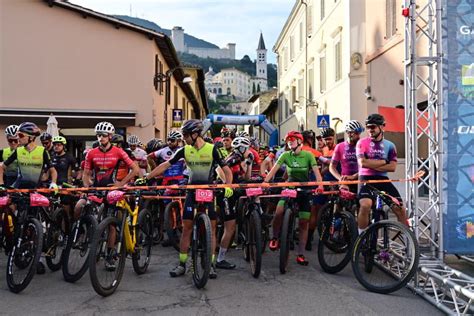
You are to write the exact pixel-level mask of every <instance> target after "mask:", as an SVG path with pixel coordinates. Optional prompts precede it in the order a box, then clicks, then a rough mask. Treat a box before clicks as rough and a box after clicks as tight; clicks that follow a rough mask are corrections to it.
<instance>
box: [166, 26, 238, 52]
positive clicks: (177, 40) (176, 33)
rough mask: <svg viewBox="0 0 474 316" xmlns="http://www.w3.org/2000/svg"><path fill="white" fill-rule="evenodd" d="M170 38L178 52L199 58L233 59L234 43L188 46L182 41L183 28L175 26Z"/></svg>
mask: <svg viewBox="0 0 474 316" xmlns="http://www.w3.org/2000/svg"><path fill="white" fill-rule="evenodd" d="M171 39H172V41H173V45H174V46H175V48H176V51H178V52H184V53H188V54H193V55H196V56H198V57H201V58H214V59H232V60H234V59H235V43H228V44H227V45H226V47H224V48H204V47H189V46H187V45H186V44H185V43H184V29H183V28H182V27H181V26H175V27H173V29H172V30H171Z"/></svg>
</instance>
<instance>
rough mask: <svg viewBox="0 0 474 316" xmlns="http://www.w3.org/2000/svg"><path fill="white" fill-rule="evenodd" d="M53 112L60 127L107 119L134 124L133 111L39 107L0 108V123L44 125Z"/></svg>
mask: <svg viewBox="0 0 474 316" xmlns="http://www.w3.org/2000/svg"><path fill="white" fill-rule="evenodd" d="M51 114H53V115H54V116H55V117H56V119H57V120H58V122H59V125H60V126H61V128H88V127H94V126H95V125H96V124H97V123H98V122H100V121H108V122H111V123H112V124H114V125H116V126H117V127H127V126H133V125H135V117H136V113H135V112H125V111H93V110H55V109H48V110H39V109H0V124H20V123H22V122H28V121H29V122H34V123H36V124H38V125H44V123H45V122H46V120H47V119H48V118H49V116H50V115H51Z"/></svg>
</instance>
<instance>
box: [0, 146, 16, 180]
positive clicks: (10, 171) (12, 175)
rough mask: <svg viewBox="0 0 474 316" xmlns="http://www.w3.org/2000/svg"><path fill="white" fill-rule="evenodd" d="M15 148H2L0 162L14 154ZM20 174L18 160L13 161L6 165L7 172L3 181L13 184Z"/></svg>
mask: <svg viewBox="0 0 474 316" xmlns="http://www.w3.org/2000/svg"><path fill="white" fill-rule="evenodd" d="M13 152H14V150H12V149H11V148H10V147H7V148H3V149H0V162H2V161H6V160H7V159H8V157H10V156H11V155H12V154H13ZM17 175H18V163H17V161H15V162H13V163H12V164H10V165H9V166H7V167H6V170H5V173H4V174H3V178H4V179H3V181H4V183H5V184H6V185H7V186H10V185H12V184H13V183H14V182H15V180H16V177H17Z"/></svg>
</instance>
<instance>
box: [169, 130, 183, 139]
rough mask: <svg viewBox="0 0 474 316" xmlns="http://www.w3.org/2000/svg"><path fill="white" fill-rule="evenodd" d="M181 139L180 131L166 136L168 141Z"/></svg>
mask: <svg viewBox="0 0 474 316" xmlns="http://www.w3.org/2000/svg"><path fill="white" fill-rule="evenodd" d="M175 139H183V134H181V132H180V131H171V132H169V134H168V140H175Z"/></svg>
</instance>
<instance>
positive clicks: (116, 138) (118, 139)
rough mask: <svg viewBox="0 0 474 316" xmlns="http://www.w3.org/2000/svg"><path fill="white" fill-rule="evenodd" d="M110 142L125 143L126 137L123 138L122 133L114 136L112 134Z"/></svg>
mask: <svg viewBox="0 0 474 316" xmlns="http://www.w3.org/2000/svg"><path fill="white" fill-rule="evenodd" d="M110 142H111V143H113V144H123V142H124V139H123V136H122V135H120V134H114V136H112V139H111V140H110Z"/></svg>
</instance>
